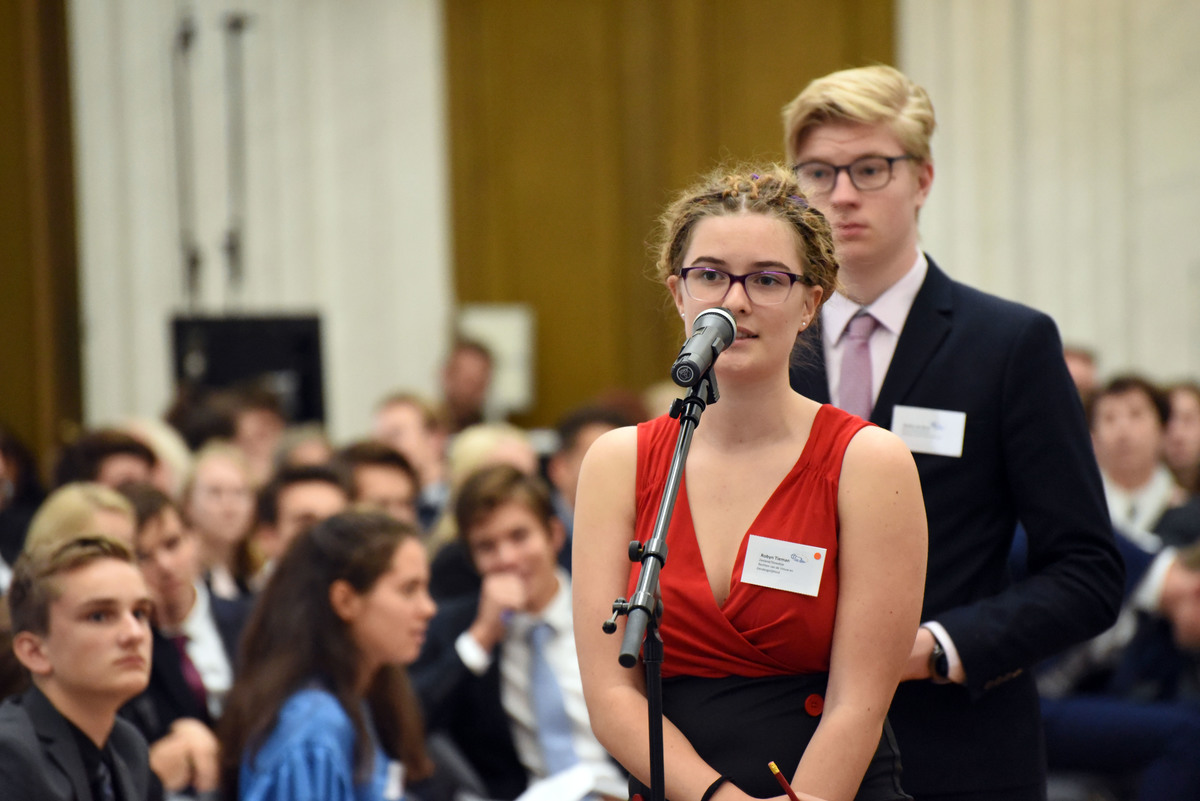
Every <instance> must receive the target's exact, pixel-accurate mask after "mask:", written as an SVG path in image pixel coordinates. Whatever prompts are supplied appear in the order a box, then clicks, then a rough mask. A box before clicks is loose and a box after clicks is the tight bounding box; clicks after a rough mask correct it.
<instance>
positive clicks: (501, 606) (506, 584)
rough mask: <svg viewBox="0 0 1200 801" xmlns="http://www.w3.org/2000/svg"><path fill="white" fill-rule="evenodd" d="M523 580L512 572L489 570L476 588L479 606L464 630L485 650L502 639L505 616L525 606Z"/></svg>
mask: <svg viewBox="0 0 1200 801" xmlns="http://www.w3.org/2000/svg"><path fill="white" fill-rule="evenodd" d="M525 604H526V592H525V583H524V582H523V581H521V579H520V577H519V576H517V575H516V574H514V573H491V574H489V575H486V576H484V577H483V585H482V587H481V588H480V590H479V608H478V610H477V611H476V612H475V622H473V623H472V624H471V627H470V628H469V629H468V630H467V631H469V632H470V634H471V636H472V637H473V638H475V642H477V643H479V645H480V646H481V647H482V648H483V649H484V650H485V651H491V650H492V649H493V648H495V647H496V644H497V643H498V642H500V640H501V639H503V638H504V633H505V632H506V631H507V630H508V619H509V617H510V616H511V615H512V613H513V612H516V611H518V610H521V609H524V608H525Z"/></svg>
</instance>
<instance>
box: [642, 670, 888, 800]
mask: <svg viewBox="0 0 1200 801" xmlns="http://www.w3.org/2000/svg"><path fill="white" fill-rule="evenodd" d="M827 680H828V676H827V675H826V674H824V673H820V674H808V675H804V676H769V677H766V678H755V679H749V678H743V677H741V676H729V677H725V678H720V679H709V678H698V677H693V676H682V677H678V678H673V679H666V680H664V681H663V714H665V715H666V717H667V719H668V720H670V721H671V722H672V723H674V724H675V726H676V727H677V728H678V729H679V730H680V731H681V732H683V734H684V736H686V737H687V739H688V741H689V742H690V743H691V744H692V747H693V748H695V749H696V753H698V754H699V755H700V756H701V757H702V758H703V759H704V761H705V762H707V763H708V764H709V765H711V766H712V767H713V769H714V770H717V771H719V772H720V773H721V775H723V776H727V777H728V778H729V780H730V781H731V782H733V783H734V784H735V785H736V786H737V787H738V788H740V789H741V790H743V791H744V792H746V793H748V794H749V795H751V796H754V797H755V798H773V797H775V796H778V795H780V794H781V792H782V791H781V789H780V787H779V783H778V782H777V781H776V779H775V776H774V775H773V774H772V773H771V770H770V768H769V767H767V763H768V762H772V761H773V762H774V763H775V764H776V765H777V766H778V767H779V770H780V772H782V773H783V775H784V776H786V777H788V778H789V779H790V778H791V777H792V776H793V775H794V774H795V772H796V766H797V765H799V764H800V757H801V756H802V755H803V754H804V749H805V748H806V747H807V746H808V741H809V740H810V739H812V736H813V733H814V732H815V731H816V730H817V724H818V723H820V721H821V711H822V709H823V707H824V703H825V685H826V682H827ZM629 785H630V795H631V796H632V795H633V794H634V793H641V794H642V797H643V798H647V799H648V798H649V797H650V793H649V790H648V789H646V787H645V786H644V785H642V784H641V782H639V781H637V780H636V779H632V778H631V779H630V782H629ZM797 789H799V790H803V789H804V788H797ZM855 798H856V801H911V798H912V797H911V796H909V795H907V794H906V793H905V792H904V791H903V790H902V789H900V751H899V749H898V748H897V747H896V738H895V737H894V736H893V735H892V727H891V726H890V725H889V724H888V723H887V722H886V721H885V722H884V726H883V735H882V736H881V737H880V738H879V746H878V748H876V749H875V756H874V757H872V759H871V763H870V764H869V765H868V766H867V771H866V774H865V775H864V776H863V781H862V784H861V785H860V787H859V790H858V795H857V796H855ZM668 801H670V799H668ZM678 801H693V800H692V799H679V800H678Z"/></svg>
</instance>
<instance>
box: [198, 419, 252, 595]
mask: <svg viewBox="0 0 1200 801" xmlns="http://www.w3.org/2000/svg"><path fill="white" fill-rule="evenodd" d="M252 482H253V477H252V475H251V473H250V465H249V463H248V462H247V461H246V457H245V455H244V454H243V453H242V451H241V450H240V449H239V448H237V447H235V446H233V445H231V444H230V443H228V442H222V441H219V440H211V441H210V442H209V443H208V444H207V445H205V446H204V447H203V448H201V449H200V452H199V453H197V454H196V459H195V465H194V467H193V468H192V475H191V477H190V478H189V480H188V482H187V485H186V486H185V488H184V494H183V503H182V507H181V508H182V509H183V516H184V520H185V522H186V523H187V525H188V527H189V528H190V529H191V530H192V531H193V532H194V533H195V535H196V543H197V546H198V548H199V558H200V566H201V570H202V571H203V574H204V576H205V580H206V582H207V584H208V586H209V588H210V589H211V591H212V593H213V594H214V595H216V596H217V597H220V598H239V597H244V596H247V595H249V594H250V584H249V582H250V578H251V577H252V576H253V575H254V574H255V573H256V572H257V571H258V569H259V567H260V566H261V565H260V562H261V560H260V558H259V557H258V555H257V554H256V553H255V552H254V550H253V548H252V546H251V542H250V534H251V530H252V528H253V525H254V489H253V483H252Z"/></svg>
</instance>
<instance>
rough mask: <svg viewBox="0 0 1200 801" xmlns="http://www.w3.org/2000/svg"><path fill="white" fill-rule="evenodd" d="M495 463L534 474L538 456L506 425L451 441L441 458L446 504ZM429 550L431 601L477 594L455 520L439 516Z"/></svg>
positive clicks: (473, 429) (491, 425)
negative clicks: (448, 497)
mask: <svg viewBox="0 0 1200 801" xmlns="http://www.w3.org/2000/svg"><path fill="white" fill-rule="evenodd" d="M499 464H504V465H509V466H511V467H515V468H516V469H517V470H519V471H520V472H521V473H523V474H525V475H527V476H535V475H537V473H538V467H539V464H538V454H537V451H536V450H534V447H533V443H532V442H531V441H530V439H529V435H528V434H527V433H525V431H523V430H522V429H520V428H517V427H516V426H514V425H510V424H509V423H480V424H479V425H475V426H471V427H470V428H468V429H466V430H465V431H463V432H462V433H460V434H459V435H458V436H457V437H455V438H454V441H453V442H451V443H450V452H449V454H448V458H447V476H448V478H449V482H450V494H451V503H452V504H453V503H455V501H454V498H455V497H456V495H457V492H458V488H459V487H460V486H462V484H463V482H465V481H466V480H467V479H468V478H470V476H471V475H473V474H474V473H475V472H476V471H478V470H480V469H482V468H484V467H491V466H492V465H499ZM429 549H430V553H431V554H432V555H433V565H432V567H431V568H430V570H431V578H430V592H432V593H433V597H434V598H435V599H437V600H438V601H442V600H443V599H448V598H454V597H458V596H462V595H469V594H471V593H474V592H478V590H479V574H478V573H477V572H476V570H475V567H474V565H473V564H472V562H471V558H470V556H469V555H468V553H467V548H466V545H465V544H464V543H463V541H462V539H461V538H460V537H459V536H458V529H457V524H456V515H454V514H451V513H443V514H442V516H441V517H440V518H439V519H438V521H437V523H436V524H435V525H434V530H433V534H432V536H431V537H430V539H429Z"/></svg>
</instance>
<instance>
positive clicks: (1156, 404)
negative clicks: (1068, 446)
mask: <svg viewBox="0 0 1200 801" xmlns="http://www.w3.org/2000/svg"><path fill="white" fill-rule="evenodd" d="M1168 414H1169V407H1168V404H1167V398H1166V395H1164V394H1163V392H1162V391H1161V390H1159V388H1158V387H1156V386H1155V385H1154V384H1152V383H1150V382H1149V381H1148V380H1146V379H1145V378H1142V377H1141V376H1137V375H1122V376H1118V377H1116V378H1113V379H1111V380H1110V381H1108V382H1107V383H1106V384H1105V385H1104V386H1103V387H1102V388H1100V389H1099V390H1097V391H1096V392H1095V393H1094V394H1093V395H1092V398H1091V401H1090V403H1089V404H1088V424H1089V426H1090V427H1091V431H1092V443H1093V445H1094V446H1095V449H1096V461H1097V462H1099V464H1100V473H1101V475H1102V477H1103V479H1104V492H1105V496H1106V497H1107V499H1108V511H1109V514H1110V515H1111V517H1112V521H1113V524H1114V525H1115V526H1117V527H1118V528H1120V529H1121V531H1123V532H1124V533H1125V534H1126V535H1127V536H1129V537H1130V538H1131V539H1133V540H1134V541H1135V542H1137V543H1138V544H1139V545H1140V546H1142V547H1143V548H1145V549H1147V550H1150V551H1156V550H1158V548H1159V546H1160V544H1161V543H1160V542H1159V539H1158V537H1157V536H1156V535H1154V534H1153V533H1152V532H1153V531H1154V530H1155V528H1156V526H1157V525H1158V521H1159V518H1161V517H1162V515H1163V512H1165V511H1166V510H1167V509H1170V508H1172V507H1175V506H1180V505H1181V504H1182V503H1183V502H1184V500H1185V498H1186V493H1185V492H1184V491H1183V488H1182V487H1180V486H1179V485H1178V484H1177V483H1175V479H1174V477H1173V476H1172V475H1171V471H1170V470H1168V469H1167V467H1166V465H1165V464H1163V461H1162V451H1163V433H1164V431H1165V430H1166V424H1167V417H1168Z"/></svg>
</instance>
